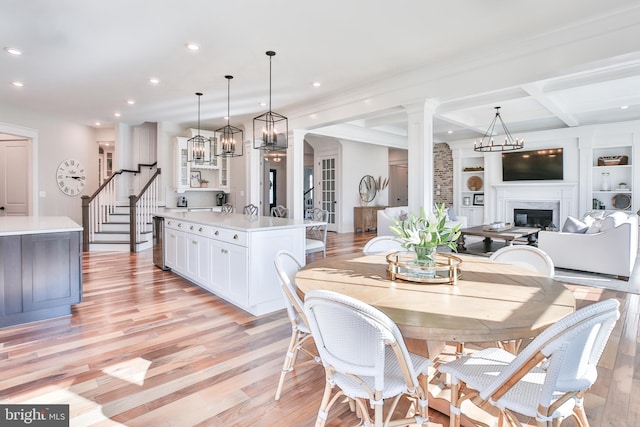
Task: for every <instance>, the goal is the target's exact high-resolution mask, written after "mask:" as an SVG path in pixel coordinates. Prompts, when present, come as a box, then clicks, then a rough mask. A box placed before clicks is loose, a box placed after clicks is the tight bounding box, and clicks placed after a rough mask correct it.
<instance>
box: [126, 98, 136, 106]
mask: <svg viewBox="0 0 640 427" xmlns="http://www.w3.org/2000/svg"><path fill="white" fill-rule="evenodd" d="M135 103H136V101H134V100H133V99H129V100H128V101H127V104H129V105H133V104H135Z"/></svg>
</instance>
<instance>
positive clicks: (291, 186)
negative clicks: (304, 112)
mask: <svg viewBox="0 0 640 427" xmlns="http://www.w3.org/2000/svg"><path fill="white" fill-rule="evenodd" d="M306 134H307V131H306V130H304V129H294V130H293V138H290V139H289V148H288V150H287V192H288V193H287V200H288V202H287V205H288V206H287V208H289V218H298V219H303V218H304V197H303V192H304V136H305V135H306ZM292 140H293V144H292V143H291V141H292Z"/></svg>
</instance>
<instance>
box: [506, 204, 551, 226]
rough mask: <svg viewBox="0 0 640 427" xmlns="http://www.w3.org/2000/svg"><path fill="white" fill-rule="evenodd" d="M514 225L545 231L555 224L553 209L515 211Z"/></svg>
mask: <svg viewBox="0 0 640 427" xmlns="http://www.w3.org/2000/svg"><path fill="white" fill-rule="evenodd" d="M513 223H514V225H518V226H524V227H538V228H542V229H545V228H547V227H549V226H550V225H551V224H552V223H553V210H552V209H514V210H513Z"/></svg>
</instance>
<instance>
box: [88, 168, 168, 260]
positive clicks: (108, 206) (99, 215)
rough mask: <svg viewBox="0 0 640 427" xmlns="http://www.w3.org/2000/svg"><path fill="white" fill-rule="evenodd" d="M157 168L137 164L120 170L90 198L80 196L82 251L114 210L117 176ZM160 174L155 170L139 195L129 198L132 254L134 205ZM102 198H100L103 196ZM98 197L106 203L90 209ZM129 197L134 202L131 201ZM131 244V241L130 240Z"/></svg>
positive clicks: (134, 224)
mask: <svg viewBox="0 0 640 427" xmlns="http://www.w3.org/2000/svg"><path fill="white" fill-rule="evenodd" d="M156 166H157V162H154V163H151V164H148V163H139V164H138V168H137V169H121V170H119V171H116V172H114V173H113V174H112V175H111V176H110V177H109V178H108V179H107V180H106V181H105V182H103V183H102V185H100V186H99V187H98V189H97V190H96V191H95V192H94V193H93V194H92V195H91V196H82V225H83V232H82V250H83V251H85V252H86V251H89V244H90V242H91V241H92V240H93V239H92V236H93V234H94V233H95V232H96V231H100V230H101V227H102V224H103V223H104V222H106V220H108V218H109V215H111V214H112V213H113V212H114V210H115V192H116V190H115V181H114V179H116V177H117V176H122V175H123V174H125V173H132V174H134V175H135V174H138V173H141V172H142V171H143V168H147V167H148V168H149V169H153V168H154V167H156ZM159 174H160V169H156V172H155V174H154V175H153V176H152V177H151V178H150V179H149V181H148V182H147V183H146V184H145V186H144V187H143V188H142V190H141V191H140V193H139V194H138V195H137V196H130V201H129V203H130V204H129V206H130V208H129V215H130V218H129V223H130V232H131V231H133V233H131V237H130V239H134V240H133V242H134V243H133V247H132V248H131V250H132V252H135V242H136V240H135V239H136V233H137V231H138V228H137V227H136V222H137V216H136V215H137V214H136V205H137V203H138V202H139V200H140V199H141V198H142V197H143V195H144V194H145V192H146V191H148V189H149V187H150V186H151V185H152V183H153V182H154V181H155V180H156V178H157V176H158V175H159ZM103 194H104V196H101V195H103ZM99 196H100V198H101V200H102V199H103V198H104V199H105V200H107V202H106V203H103V202H102V201H101V202H100V206H94V207H93V208H92V204H93V203H94V202H95V201H96V198H98V197H99ZM131 197H133V198H134V200H131ZM131 203H133V215H132V212H131ZM130 242H131V240H130Z"/></svg>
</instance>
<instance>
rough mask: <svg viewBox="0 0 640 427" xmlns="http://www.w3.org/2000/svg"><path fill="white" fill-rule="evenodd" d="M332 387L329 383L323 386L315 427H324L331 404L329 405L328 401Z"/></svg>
mask: <svg viewBox="0 0 640 427" xmlns="http://www.w3.org/2000/svg"><path fill="white" fill-rule="evenodd" d="M332 389H333V386H332V385H331V384H330V383H329V381H327V382H325V384H324V394H323V395H322V402H321V403H320V409H318V418H316V426H315V427H324V424H325V422H326V421H327V415H328V411H329V407H330V406H331V404H330V403H329V402H330V401H329V399H330V398H331V390H332Z"/></svg>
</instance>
